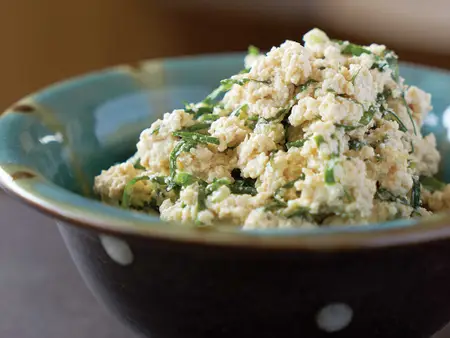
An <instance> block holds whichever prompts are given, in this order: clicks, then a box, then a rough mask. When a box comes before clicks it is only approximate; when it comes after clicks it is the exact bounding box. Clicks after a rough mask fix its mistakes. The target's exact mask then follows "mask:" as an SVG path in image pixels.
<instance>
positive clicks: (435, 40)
mask: <svg viewBox="0 0 450 338" xmlns="http://www.w3.org/2000/svg"><path fill="white" fill-rule="evenodd" d="M315 26H318V27H320V28H322V29H324V30H326V31H327V32H329V33H330V35H332V36H334V37H336V38H340V39H354V40H355V41H357V42H361V43H364V42H366V43H370V42H374V41H377V42H381V43H384V44H387V45H388V46H389V47H390V48H393V49H395V50H397V51H398V54H399V55H400V57H401V59H403V60H407V61H413V62H419V63H424V64H429V65H435V66H440V67H445V68H449V69H450V57H449V56H450V3H449V2H448V0H428V1H419V0H395V1H394V0H377V1H368V0H316V1H314V0H167V1H161V0H159V1H158V0H94V1H93V0H77V1H58V0H39V1H36V0H14V1H2V2H1V5H0V41H2V47H3V51H2V54H1V56H0V58H1V61H2V62H1V64H2V65H3V67H2V68H3V83H4V86H3V90H2V94H1V95H0V109H4V108H5V107H6V106H8V105H9V104H10V103H11V102H13V101H15V100H17V99H18V98H20V97H21V96H23V95H25V94H27V93H29V92H31V91H34V90H36V89H38V88H40V87H42V86H44V85H47V84H49V83H51V82H54V81H57V80H60V79H63V78H65V77H68V76H72V75H75V74H80V73H83V72H86V71H90V70H93V69H97V68H101V67H105V66H109V65H114V64H118V63H124V62H133V61H137V60H140V59H146V58H153V57H162V56H174V55H183V54H195V53H205V52H222V51H231V50H233V51H235V50H245V49H246V48H247V46H248V45H249V44H254V45H256V46H259V47H261V48H269V47H271V46H273V45H278V44H280V43H281V42H283V41H284V40H285V39H296V40H300V39H301V36H302V35H303V33H304V32H305V31H307V30H308V29H310V28H311V27H315Z"/></svg>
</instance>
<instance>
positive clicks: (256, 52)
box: [248, 45, 260, 55]
mask: <svg viewBox="0 0 450 338" xmlns="http://www.w3.org/2000/svg"><path fill="white" fill-rule="evenodd" d="M248 54H249V55H259V54H260V51H259V48H258V47H255V46H253V45H250V46H248Z"/></svg>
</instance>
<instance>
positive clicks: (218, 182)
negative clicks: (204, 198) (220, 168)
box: [206, 178, 231, 195]
mask: <svg viewBox="0 0 450 338" xmlns="http://www.w3.org/2000/svg"><path fill="white" fill-rule="evenodd" d="M230 184H231V181H230V180H229V179H228V178H215V179H214V180H213V182H212V183H210V184H208V186H207V187H206V195H210V194H212V193H213V192H214V191H216V190H217V189H219V188H220V187H221V186H222V185H227V186H229V185H230Z"/></svg>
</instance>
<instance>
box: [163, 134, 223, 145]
mask: <svg viewBox="0 0 450 338" xmlns="http://www.w3.org/2000/svg"><path fill="white" fill-rule="evenodd" d="M172 135H173V136H177V137H181V138H182V139H183V140H188V141H191V142H195V143H204V144H208V143H210V144H216V145H219V144H220V142H219V139H218V138H217V137H212V136H208V135H204V134H200V133H195V132H189V131H175V132H173V133H172Z"/></svg>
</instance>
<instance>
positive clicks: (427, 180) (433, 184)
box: [420, 176, 446, 192]
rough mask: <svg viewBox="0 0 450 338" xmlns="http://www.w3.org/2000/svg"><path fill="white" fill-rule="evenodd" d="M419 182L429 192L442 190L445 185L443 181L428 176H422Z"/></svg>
mask: <svg viewBox="0 0 450 338" xmlns="http://www.w3.org/2000/svg"><path fill="white" fill-rule="evenodd" d="M420 183H422V185H423V187H424V188H425V189H427V190H428V191H430V192H435V191H442V190H444V188H445V186H446V184H445V183H444V182H442V181H440V180H438V179H437V178H435V177H430V176H422V177H421V178H420Z"/></svg>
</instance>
